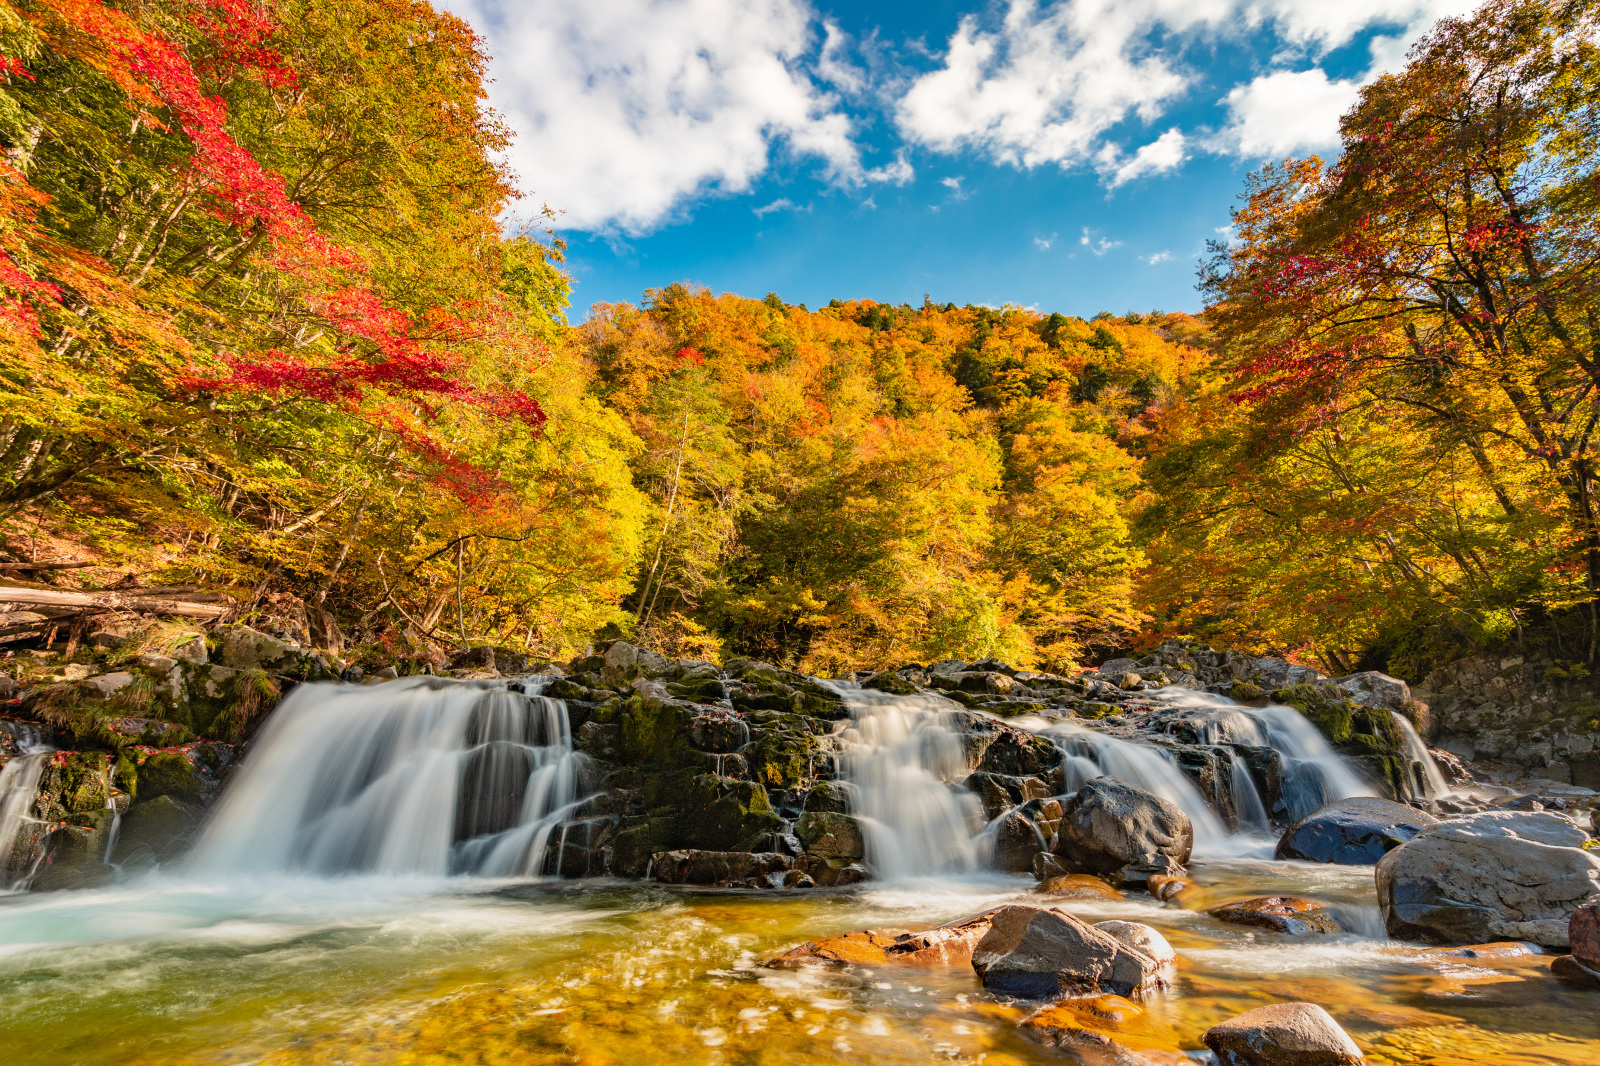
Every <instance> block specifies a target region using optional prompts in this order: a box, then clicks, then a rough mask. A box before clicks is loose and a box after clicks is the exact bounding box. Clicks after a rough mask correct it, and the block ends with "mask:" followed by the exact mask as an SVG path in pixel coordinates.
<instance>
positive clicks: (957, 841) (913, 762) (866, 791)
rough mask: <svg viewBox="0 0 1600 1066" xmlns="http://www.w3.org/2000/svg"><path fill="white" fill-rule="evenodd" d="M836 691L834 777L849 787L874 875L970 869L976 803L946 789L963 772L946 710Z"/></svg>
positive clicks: (928, 700)
mask: <svg viewBox="0 0 1600 1066" xmlns="http://www.w3.org/2000/svg"><path fill="white" fill-rule="evenodd" d="M839 691H840V694H841V695H843V696H844V697H845V699H846V701H847V703H848V705H849V707H850V713H851V716H852V717H851V721H850V723H849V724H848V725H847V726H846V727H845V729H844V730H843V732H841V733H840V734H839V742H840V745H841V747H842V749H843V750H842V752H841V754H840V756H839V770H840V776H841V778H843V780H845V781H846V782H848V783H849V784H851V785H852V786H854V787H853V788H852V789H851V790H850V796H851V813H853V814H854V815H855V816H856V818H857V819H859V821H860V823H861V828H862V835H863V837H864V841H865V844H866V849H867V862H868V863H869V864H870V865H871V867H872V869H873V871H874V873H875V875H876V876H877V877H879V878H882V879H884V880H897V879H903V878H908V877H918V876H926V875H930V874H937V873H951V872H955V873H960V872H966V871H970V870H974V869H976V868H977V865H978V849H977V844H976V842H975V841H974V839H973V829H974V826H973V821H974V817H975V814H976V808H977V797H976V796H966V797H961V796H958V795H957V794H956V792H955V791H954V790H953V789H952V788H951V785H952V784H954V783H955V782H957V781H960V780H962V779H963V778H965V777H966V776H967V773H968V771H969V770H970V769H971V766H970V765H969V764H968V762H967V760H966V757H965V752H964V750H963V748H962V744H961V738H960V737H959V736H958V735H957V733H956V731H955V730H953V729H952V728H951V716H952V712H953V711H954V708H953V707H952V705H951V704H950V703H949V702H948V701H946V700H943V699H939V698H937V697H932V696H890V695H886V694H884V693H880V692H873V691H871V690H865V689H858V688H846V687H844V686H843V685H840V686H839ZM963 800H969V801H970V802H963ZM976 820H977V821H978V822H981V821H982V818H981V816H979V817H976Z"/></svg>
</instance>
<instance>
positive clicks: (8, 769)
mask: <svg viewBox="0 0 1600 1066" xmlns="http://www.w3.org/2000/svg"><path fill="white" fill-rule="evenodd" d="M5 727H6V732H8V733H10V734H11V737H12V739H13V740H14V741H16V744H17V748H18V751H19V754H17V755H15V756H13V757H12V758H11V759H10V760H8V761H7V762H6V764H5V766H3V767H0V889H12V888H16V887H18V885H19V884H26V882H27V878H26V877H23V878H21V879H19V880H18V881H17V882H15V883H13V882H12V880H11V878H9V877H8V876H7V874H6V865H7V862H8V860H9V859H10V857H11V851H12V848H14V847H15V846H16V843H17V835H18V834H19V833H20V832H21V831H22V826H23V824H24V823H25V822H27V821H28V820H29V817H30V814H29V812H30V811H32V809H33V798H34V796H35V795H36V794H37V793H38V791H39V778H40V776H42V775H43V773H44V763H45V760H46V759H48V758H49V757H50V751H51V749H50V746H49V745H48V744H46V743H45V742H44V739H43V736H42V734H41V731H40V730H39V729H38V728H37V727H35V726H31V725H27V724H25V723H21V722H6V723H5Z"/></svg>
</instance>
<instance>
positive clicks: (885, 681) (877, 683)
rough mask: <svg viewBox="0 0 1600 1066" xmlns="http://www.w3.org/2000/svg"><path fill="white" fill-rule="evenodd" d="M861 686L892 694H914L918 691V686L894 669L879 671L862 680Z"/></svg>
mask: <svg viewBox="0 0 1600 1066" xmlns="http://www.w3.org/2000/svg"><path fill="white" fill-rule="evenodd" d="M861 687H862V688H870V689H872V690H873V691H875V692H887V693H889V694H890V695H891V696H914V695H916V692H917V686H915V685H913V684H912V683H911V682H910V681H907V680H906V679H905V677H904V676H903V675H901V674H898V673H895V672H894V671H893V670H880V671H878V672H877V673H875V674H873V675H872V676H871V677H869V678H867V679H866V680H865V681H863V682H861Z"/></svg>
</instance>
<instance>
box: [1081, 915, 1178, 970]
mask: <svg viewBox="0 0 1600 1066" xmlns="http://www.w3.org/2000/svg"><path fill="white" fill-rule="evenodd" d="M1094 927H1095V928H1096V929H1098V930H1100V931H1101V932H1102V933H1109V934H1111V935H1112V936H1113V937H1115V938H1116V939H1117V940H1118V941H1119V942H1121V943H1122V944H1123V945H1124V946H1125V947H1130V948H1132V949H1133V950H1134V951H1137V952H1139V953H1140V954H1142V955H1148V956H1150V958H1152V959H1154V960H1155V962H1156V965H1158V966H1165V965H1167V964H1168V963H1171V962H1177V961H1178V953H1177V952H1176V951H1173V950H1172V945H1171V944H1169V943H1167V938H1166V937H1164V936H1162V935H1161V934H1160V933H1159V932H1157V931H1156V930H1154V929H1152V928H1151V927H1150V926H1148V925H1145V924H1144V923H1143V922H1120V921H1110V922H1096V923H1094Z"/></svg>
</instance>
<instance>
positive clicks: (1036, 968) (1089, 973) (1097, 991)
mask: <svg viewBox="0 0 1600 1066" xmlns="http://www.w3.org/2000/svg"><path fill="white" fill-rule="evenodd" d="M972 968H973V969H974V970H976V971H977V972H978V978H979V979H980V980H981V981H982V982H983V987H985V988H990V989H994V990H995V991H997V992H1008V993H1010V994H1012V995H1016V996H1026V997H1028V998H1030V999H1061V998H1063V997H1065V996H1103V995H1116V996H1129V997H1133V996H1139V995H1142V994H1144V993H1145V992H1148V991H1150V990H1152V989H1154V988H1159V987H1161V986H1162V985H1163V984H1164V983H1165V979H1164V978H1163V977H1162V976H1161V973H1160V970H1161V967H1160V964H1158V963H1157V962H1156V961H1155V960H1154V959H1152V958H1150V956H1148V955H1145V954H1144V953H1143V952H1140V951H1135V950H1134V949H1133V948H1130V947H1128V946H1127V945H1126V944H1124V943H1123V942H1122V941H1120V940H1118V939H1117V938H1116V937H1114V936H1112V935H1111V934H1110V933H1107V932H1104V931H1102V930H1099V929H1096V928H1095V927H1094V926H1092V925H1089V924H1088V923H1086V922H1083V921H1080V920H1079V919H1077V918H1074V917H1073V916H1072V915H1070V914H1068V913H1067V912H1066V911H1064V910H1060V909H1059V908H1055V907H1027V906H1020V905H1013V906H1010V907H1002V908H1000V909H999V910H998V911H996V912H995V913H994V916H993V919H992V921H991V923H990V925H989V931H988V932H987V933H985V934H984V936H983V939H982V940H980V941H978V943H977V946H976V947H974V948H973V950H972Z"/></svg>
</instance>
